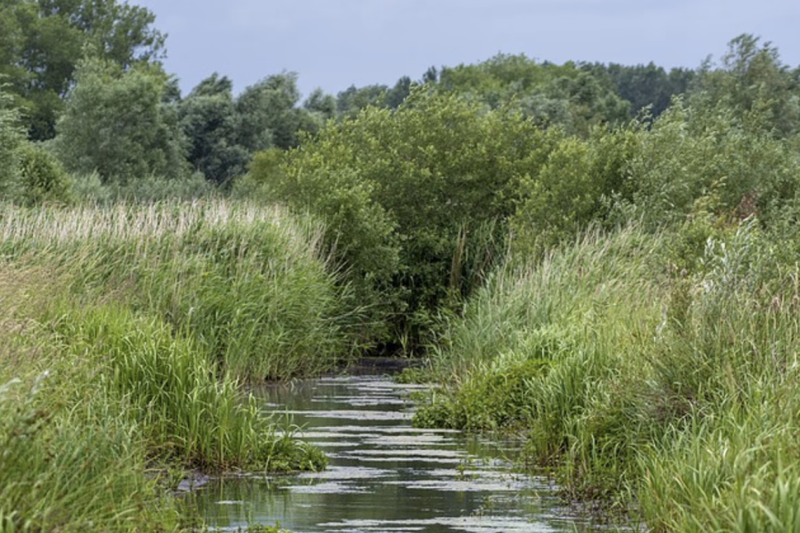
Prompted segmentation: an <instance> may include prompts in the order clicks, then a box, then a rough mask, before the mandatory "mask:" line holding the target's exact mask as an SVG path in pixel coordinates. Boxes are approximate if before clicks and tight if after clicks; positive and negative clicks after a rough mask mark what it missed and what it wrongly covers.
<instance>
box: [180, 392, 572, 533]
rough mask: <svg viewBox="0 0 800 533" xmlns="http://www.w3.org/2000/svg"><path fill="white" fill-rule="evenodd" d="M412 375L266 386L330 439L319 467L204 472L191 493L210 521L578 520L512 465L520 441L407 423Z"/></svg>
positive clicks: (455, 528) (530, 529)
mask: <svg viewBox="0 0 800 533" xmlns="http://www.w3.org/2000/svg"><path fill="white" fill-rule="evenodd" d="M414 388H415V387H414V386H409V385H399V384H396V383H393V382H392V381H389V380H387V379H383V378H376V377H347V378H330V379H322V380H315V381H310V382H307V383H304V384H301V385H294V386H293V387H291V388H289V387H280V388H272V389H269V390H267V391H265V392H264V396H265V405H266V407H265V409H269V410H277V411H279V412H284V413H286V415H287V416H290V417H291V418H292V420H293V422H294V423H295V424H298V425H299V426H301V427H303V431H302V435H303V438H305V439H306V440H308V441H310V442H313V443H314V444H316V445H317V446H320V447H321V448H323V449H324V450H325V452H326V453H327V455H328V457H329V459H330V465H329V468H328V470H326V471H324V472H319V473H305V474H301V475H298V476H277V477H265V476H254V477H245V478H240V479H227V480H222V481H219V482H218V483H211V484H209V486H207V487H205V488H204V489H203V490H201V491H199V492H198V493H197V494H196V497H197V502H198V505H199V506H200V510H201V513H202V514H203V516H204V517H205V518H206V520H207V521H208V523H209V525H210V526H211V527H212V528H215V529H218V530H237V529H238V528H246V527H247V526H248V525H249V524H268V525H274V524H276V523H280V525H281V527H283V528H286V529H288V530H290V531H292V532H294V533H316V532H331V533H333V532H342V533H344V532H347V533H366V532H373V533H376V532H380V533H383V532H394V533H396V532H420V533H450V532H466V533H495V532H498V533H499V532H503V533H514V532H526V533H537V532H552V531H575V530H576V529H583V527H582V525H581V524H579V523H578V521H577V520H576V519H575V517H569V516H568V513H567V512H565V510H564V509H563V508H560V506H559V505H560V504H559V500H558V498H557V497H556V496H555V495H554V490H553V487H552V486H551V485H549V484H548V483H547V482H546V480H544V479H541V478H537V477H533V476H527V475H521V474H518V473H514V472H513V471H512V469H510V468H509V466H510V463H509V459H510V457H512V456H513V454H514V453H515V449H516V444H517V443H513V442H506V443H501V444H497V443H494V444H491V443H489V442H484V441H481V440H480V439H478V438H475V437H472V438H469V437H467V436H465V435H464V434H462V433H460V432H457V431H447V430H424V429H415V428H412V427H411V416H412V414H413V406H412V404H411V402H410V400H409V393H410V392H411V391H413V390H414Z"/></svg>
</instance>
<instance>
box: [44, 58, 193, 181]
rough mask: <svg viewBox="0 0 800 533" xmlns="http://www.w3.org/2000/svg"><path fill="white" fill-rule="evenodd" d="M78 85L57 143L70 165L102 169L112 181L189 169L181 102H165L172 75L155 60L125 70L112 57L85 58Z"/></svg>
mask: <svg viewBox="0 0 800 533" xmlns="http://www.w3.org/2000/svg"><path fill="white" fill-rule="evenodd" d="M75 77H76V84H75V88H74V89H73V90H72V91H71V92H70V94H69V97H68V98H67V105H66V110H65V112H64V115H63V117H62V118H61V119H60V120H59V122H58V125H57V131H58V136H57V137H56V139H54V141H53V144H54V149H55V151H56V153H57V154H58V156H59V157H60V159H61V161H62V162H63V163H64V165H65V167H66V168H67V170H69V171H71V172H77V173H91V172H95V171H96V172H97V173H98V174H99V175H100V177H101V179H102V180H103V181H104V182H106V183H108V182H117V183H120V184H125V183H126V182H128V181H130V180H133V179H137V178H144V177H147V176H148V175H157V176H163V177H167V178H179V177H183V176H184V175H185V173H186V159H185V145H184V137H183V134H182V132H181V130H180V127H179V124H178V113H177V109H176V106H175V105H174V104H170V103H164V102H163V96H164V94H165V91H166V89H167V86H168V77H167V76H166V74H164V72H163V71H162V70H161V69H160V68H159V67H156V66H148V65H142V66H136V67H134V68H132V69H130V70H127V71H125V70H123V69H122V68H121V67H120V66H119V65H116V64H114V63H112V62H110V61H107V60H103V59H96V58H86V59H84V60H82V61H81V62H80V63H79V65H78V69H77V72H76V76H75Z"/></svg>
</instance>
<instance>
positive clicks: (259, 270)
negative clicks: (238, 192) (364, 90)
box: [0, 200, 359, 380]
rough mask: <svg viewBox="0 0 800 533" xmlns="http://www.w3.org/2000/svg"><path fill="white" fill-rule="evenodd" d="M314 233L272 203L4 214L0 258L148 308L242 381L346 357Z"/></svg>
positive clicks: (335, 299)
mask: <svg viewBox="0 0 800 533" xmlns="http://www.w3.org/2000/svg"><path fill="white" fill-rule="evenodd" d="M321 235H322V229H321V228H320V226H318V225H317V224H315V223H314V222H313V221H311V220H308V219H305V218H298V217H292V216H289V214H288V213H287V212H286V211H285V210H283V209H282V208H279V207H267V208H264V207H258V206H255V205H252V204H246V203H235V202H226V201H222V200H216V201H212V202H194V203H189V204H181V203H165V204H156V205H149V206H132V205H124V204H118V205H114V206H110V207H105V208H98V207H77V208H72V209H68V210H59V209H47V208H42V209H38V210H24V209H7V210H6V212H5V214H4V216H3V217H2V219H0V239H2V244H0V254H3V255H5V256H6V257H9V258H13V259H14V260H15V261H23V262H28V263H34V264H48V265H54V266H57V267H58V268H60V269H61V272H62V273H63V275H65V276H67V277H68V278H69V279H70V283H71V292H72V293H73V295H74V296H75V297H77V298H83V299H85V300H87V301H89V300H98V299H101V300H108V299H116V300H117V301H120V302H122V303H123V304H124V305H126V306H128V307H129V308H131V309H134V310H137V311H141V312H145V313H154V314H155V315H157V316H159V317H161V318H162V319H163V320H165V321H166V322H168V323H169V324H172V325H173V326H174V327H175V328H176V329H179V330H183V331H184V332H185V333H186V334H187V335H190V336H193V337H194V338H195V339H197V340H198V341H199V342H200V344H202V345H203V346H204V348H206V349H208V351H209V353H211V354H212V355H213V357H214V358H215V359H216V361H217V362H218V363H219V364H220V365H221V368H222V370H223V371H230V372H231V373H232V374H234V375H236V376H237V377H239V378H242V379H248V380H262V379H285V378H289V377H293V376H300V375H308V374H314V373H319V372H322V371H325V370H330V369H333V368H335V367H336V366H337V365H340V364H342V363H346V362H347V360H348V357H350V356H352V355H353V354H354V353H355V351H354V346H352V340H351V339H352V336H351V335H349V331H350V329H351V328H352V327H353V325H354V324H355V323H356V321H357V319H358V316H359V312H358V310H357V309H352V308H350V309H348V308H346V306H345V305H344V304H343V302H344V301H345V298H346V296H347V288H346V286H343V285H342V284H340V283H338V280H337V277H336V275H335V273H331V272H330V269H329V265H328V263H327V261H326V258H325V256H324V254H323V252H322V249H321V243H320V239H321Z"/></svg>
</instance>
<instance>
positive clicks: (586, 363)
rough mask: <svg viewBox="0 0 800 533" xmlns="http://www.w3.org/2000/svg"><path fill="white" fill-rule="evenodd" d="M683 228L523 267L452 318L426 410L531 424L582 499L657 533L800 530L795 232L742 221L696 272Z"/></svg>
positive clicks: (618, 239)
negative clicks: (682, 255)
mask: <svg viewBox="0 0 800 533" xmlns="http://www.w3.org/2000/svg"><path fill="white" fill-rule="evenodd" d="M684 229H685V228H684ZM684 229H682V228H676V229H672V230H669V231H667V230H665V231H663V232H662V233H660V234H657V235H648V234H645V233H643V232H641V231H640V230H638V229H636V228H635V227H631V228H627V229H623V230H620V231H618V232H614V233H612V234H608V235H602V234H598V233H593V232H590V233H589V234H587V235H586V236H584V237H583V238H581V239H580V240H579V241H577V242H576V243H574V244H573V245H570V246H564V247H562V248H561V249H558V250H555V251H553V252H552V253H551V254H550V255H549V256H548V257H546V258H545V259H544V260H543V261H540V262H537V263H533V264H531V263H528V264H524V263H523V264H522V265H521V266H520V265H517V266H513V265H512V264H509V265H508V266H506V268H505V269H503V270H501V271H499V272H498V273H497V274H496V275H495V276H494V278H492V279H491V280H490V282H489V283H488V284H487V286H486V287H485V288H484V289H483V290H481V291H479V292H478V293H477V295H476V296H475V297H474V298H473V299H472V300H471V301H470V302H469V303H468V304H467V305H466V307H465V309H464V312H463V315H462V316H459V317H450V318H448V319H447V322H446V326H445V330H446V334H445V337H444V339H445V343H444V344H443V347H442V348H441V349H440V351H439V352H436V353H435V354H434V357H433V358H432V359H433V362H432V368H431V371H430V375H431V376H433V377H435V378H437V379H439V380H443V381H444V383H445V385H444V386H443V387H442V388H440V389H439V390H438V391H437V392H436V393H435V394H434V395H432V396H431V397H430V398H429V400H428V404H427V405H426V406H423V408H422V409H420V410H419V412H418V414H417V415H416V417H415V421H416V422H417V423H418V424H422V425H446V426H450V427H466V428H470V429H497V428H504V427H505V428H512V429H516V430H522V431H524V432H525V434H526V435H528V439H529V445H528V450H529V456H530V458H531V459H532V460H534V461H535V463H536V464H538V465H540V466H546V467H548V468H549V469H550V471H551V472H553V473H554V474H555V475H556V476H557V478H558V480H559V481H560V483H561V484H562V487H563V489H564V490H565V491H566V492H567V493H568V494H569V495H570V496H571V497H582V498H587V497H588V498H602V499H603V500H604V501H606V502H607V503H609V504H612V503H614V502H616V504H618V506H619V507H617V508H623V509H627V511H628V512H629V513H630V514H629V516H630V517H635V518H636V519H638V520H641V521H642V522H643V523H645V524H647V525H648V526H649V527H650V528H652V529H653V530H654V531H740V532H747V531H795V530H797V529H796V528H797V527H798V526H797V524H798V523H800V522H799V521H798V518H797V516H796V515H797V513H796V511H795V510H796V509H797V508H798V502H799V500H798V497H797V492H796V490H795V489H796V487H797V482H796V480H797V479H798V474H800V471H798V469H797V467H796V465H797V464H798V459H800V456H798V453H800V448H798V447H797V445H796V442H797V438H796V437H797V432H796V431H795V429H794V428H796V427H798V423H800V420H798V419H797V413H798V412H800V409H798V406H800V394H798V393H797V392H796V386H795V384H796V380H797V372H798V368H800V365H799V364H798V360H797V354H798V353H800V318H799V317H800V314H798V306H799V305H800V304H798V302H800V290H799V289H798V287H800V282H798V280H800V273H799V272H798V267H797V265H796V263H795V262H794V259H793V257H794V256H793V254H792V253H790V252H787V250H791V249H792V248H791V247H792V243H790V242H786V241H782V240H775V239H777V238H778V237H774V236H771V235H768V234H765V233H764V232H763V231H761V230H759V229H758V227H757V226H756V225H755V224H754V223H752V221H744V222H742V223H738V224H731V225H729V226H727V227H721V228H720V229H718V230H716V231H715V233H714V234H712V235H711V236H710V238H709V239H707V241H706V244H705V247H704V248H703V247H702V246H701V247H700V249H699V251H698V252H697V253H698V254H699V256H698V257H697V258H696V260H694V261H692V262H691V264H693V265H694V266H693V267H691V268H690V269H689V270H687V271H680V270H676V269H675V268H674V267H673V265H674V264H675V263H674V262H675V260H676V258H675V256H674V255H673V254H674V250H675V249H676V247H675V243H676V242H679V241H680V239H681V238H682V236H681V232H682V231H684ZM782 238H783V237H780V239H782ZM686 264H689V263H686ZM793 491H794V492H793Z"/></svg>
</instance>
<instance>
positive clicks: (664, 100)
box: [581, 62, 696, 118]
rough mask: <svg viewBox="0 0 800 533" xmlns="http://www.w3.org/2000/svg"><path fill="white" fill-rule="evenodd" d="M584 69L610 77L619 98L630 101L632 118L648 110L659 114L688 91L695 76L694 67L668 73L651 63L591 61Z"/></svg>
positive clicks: (583, 66)
mask: <svg viewBox="0 0 800 533" xmlns="http://www.w3.org/2000/svg"><path fill="white" fill-rule="evenodd" d="M581 68H583V69H585V70H587V71H589V72H592V73H594V74H595V75H599V76H603V75H605V76H608V77H609V78H610V79H611V80H612V82H613V84H614V86H615V87H616V92H617V94H618V95H619V96H620V98H623V99H625V100H627V101H628V102H630V104H631V117H632V118H635V117H637V116H639V115H640V114H641V113H643V112H645V111H646V112H647V114H649V115H651V116H653V117H658V116H659V115H661V113H663V112H664V111H666V110H667V108H668V107H669V106H670V104H671V103H672V99H673V98H674V97H676V96H680V95H683V94H685V93H687V92H688V91H689V89H690V87H691V86H692V83H693V81H694V79H695V76H696V72H695V71H694V70H692V69H686V68H680V67H679V68H672V69H670V70H669V72H667V71H666V70H665V69H664V67H659V66H656V65H655V64H654V63H652V62H650V63H648V64H647V65H635V66H626V65H620V64H617V63H609V64H608V65H602V64H590V65H582V66H581Z"/></svg>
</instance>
